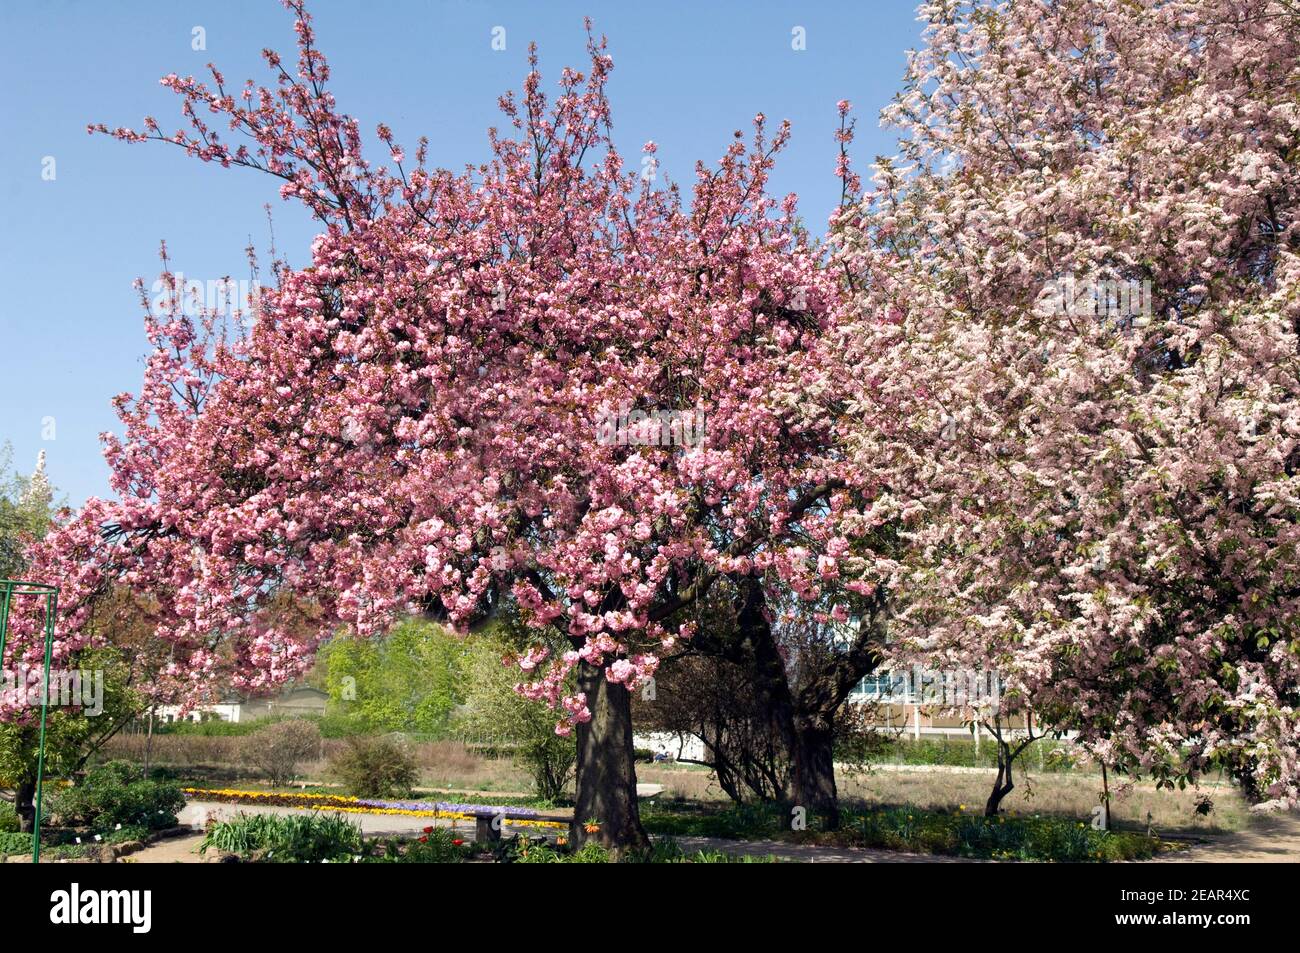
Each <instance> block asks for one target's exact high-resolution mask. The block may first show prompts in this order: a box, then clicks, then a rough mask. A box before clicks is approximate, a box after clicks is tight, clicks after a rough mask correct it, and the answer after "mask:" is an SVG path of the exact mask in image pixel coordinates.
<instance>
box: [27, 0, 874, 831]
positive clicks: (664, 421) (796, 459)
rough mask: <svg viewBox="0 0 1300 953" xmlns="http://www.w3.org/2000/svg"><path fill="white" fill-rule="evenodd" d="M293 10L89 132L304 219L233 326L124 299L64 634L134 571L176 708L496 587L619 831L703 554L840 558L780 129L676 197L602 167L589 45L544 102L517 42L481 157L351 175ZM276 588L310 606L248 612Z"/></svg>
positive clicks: (738, 139)
mask: <svg viewBox="0 0 1300 953" xmlns="http://www.w3.org/2000/svg"><path fill="white" fill-rule="evenodd" d="M287 5H288V6H289V7H290V9H291V10H292V11H293V13H294V15H295V19H296V29H297V34H298V47H299V54H298V60H297V64H296V66H293V67H290V66H287V65H285V64H283V63H282V61H281V60H280V58H279V57H278V56H277V55H276V54H274V53H271V52H269V51H268V52H267V53H266V54H265V57H266V60H267V62H268V63H269V64H270V66H271V68H272V69H273V70H274V71H275V72H276V74H277V82H276V84H275V85H274V86H272V87H270V88H263V87H258V86H255V85H254V84H253V83H251V82H250V83H248V84H247V85H245V86H243V87H242V88H241V89H238V90H233V91H232V90H230V89H228V88H227V86H226V83H225V80H224V78H223V77H222V76H221V74H220V73H219V72H218V71H217V70H216V69H215V68H214V69H213V70H212V77H211V80H210V81H208V82H201V81H199V80H196V79H193V78H188V77H187V78H181V77H178V76H169V77H167V78H165V79H164V80H163V82H164V84H165V85H167V86H168V87H170V88H171V89H173V90H175V91H176V93H177V94H178V95H179V96H180V99H181V103H182V109H183V113H184V116H185V118H186V120H187V122H188V126H187V127H186V128H182V129H180V130H178V131H176V132H174V133H167V132H164V131H163V129H162V127H161V126H160V124H159V123H158V122H156V121H155V120H153V119H146V120H145V121H144V124H143V127H142V128H141V129H139V130H132V129H125V128H119V129H113V130H110V129H108V128H107V127H104V126H96V127H92V131H98V132H102V133H108V134H111V135H113V136H115V137H117V138H119V139H122V140H125V141H128V142H144V141H158V142H163V143H168V144H173V145H176V146H179V147H180V148H182V149H184V150H185V151H186V152H187V153H189V154H191V155H193V156H196V157H198V158H200V159H202V160H204V161H205V162H214V163H219V164H221V165H223V166H230V165H236V166H244V167H249V168H254V169H257V170H260V171H263V172H266V173H269V174H270V175H272V176H274V177H276V178H277V179H279V180H281V181H282V184H281V186H280V191H281V194H282V195H283V196H284V197H285V198H294V199H297V200H299V201H302V202H303V203H304V204H305V205H306V206H307V207H308V208H309V209H310V210H311V211H312V212H313V214H314V215H315V216H316V217H317V218H318V219H319V221H320V222H321V224H322V232H321V234H320V235H319V236H318V237H317V238H316V240H315V241H314V243H313V245H312V248H311V261H310V264H309V265H307V266H306V267H304V268H301V269H297V270H295V269H291V268H289V267H287V266H284V265H280V266H279V267H277V269H276V283H275V286H274V287H272V288H266V289H264V290H263V293H262V294H261V296H260V300H259V307H258V313H257V316H256V321H255V323H253V324H252V326H251V328H249V329H247V331H246V333H244V332H243V331H241V330H239V329H238V328H236V329H235V330H234V331H230V330H228V329H227V328H226V326H225V325H223V324H222V322H221V321H220V320H218V319H217V317H216V316H213V315H204V316H201V317H198V318H195V317H193V316H191V315H188V314H186V313H185V311H184V309H182V308H180V307H179V306H178V305H177V303H176V301H174V300H172V301H168V302H166V303H164V306H163V307H161V308H158V307H153V308H151V309H150V310H149V313H148V315H147V317H146V330H147V333H148V337H149V341H150V345H151V347H152V351H151V353H150V355H149V358H148V362H147V365H146V371H145V380H144V386H143V389H142V390H141V392H140V393H139V394H138V395H136V396H129V395H123V396H122V397H120V398H118V399H117V406H118V411H119V415H120V416H121V419H122V421H123V425H124V428H125V429H124V433H123V434H122V435H121V436H110V435H106V436H105V444H106V456H107V459H108V462H109V464H110V466H111V467H112V471H113V477H112V481H113V489H114V490H115V491H116V493H117V494H118V495H119V497H120V499H119V500H117V501H106V500H97V499H96V500H91V501H90V502H89V503H87V504H86V506H85V508H84V509H83V510H82V511H81V512H80V513H79V514H78V515H77V516H76V517H75V518H74V519H73V520H71V521H70V522H68V523H67V524H66V525H64V526H63V527H61V528H60V529H58V530H57V531H55V532H53V533H51V534H50V536H49V537H48V538H47V539H46V540H45V541H44V543H43V544H42V545H41V546H40V547H38V548H37V550H36V551H35V552H34V553H33V559H34V562H35V564H36V568H35V569H34V570H33V571H34V572H35V573H37V574H38V575H39V576H40V577H41V578H48V579H53V580H57V581H58V582H59V584H61V585H62V586H63V587H64V592H65V597H64V602H63V604H62V605H63V609H62V611H63V618H62V620H61V623H60V638H61V642H60V651H68V650H70V649H71V648H72V647H74V646H76V645H78V644H79V643H80V642H81V641H83V640H84V639H86V638H87V636H86V635H85V633H86V628H85V621H86V619H87V614H88V612H89V611H90V607H91V606H92V605H93V603H94V601H95V599H96V598H97V597H98V596H99V595H101V594H102V593H104V592H106V591H107V590H108V589H109V587H111V586H112V585H113V584H114V583H116V582H121V583H124V584H126V585H129V586H130V587H131V588H132V589H134V590H137V591H140V592H146V593H148V594H149V595H150V596H151V597H152V598H154V599H156V600H157V602H158V619H159V621H158V626H157V632H158V634H159V636H160V637H162V638H165V639H166V640H167V641H168V642H169V643H170V644H171V646H172V647H173V658H174V661H173V662H172V664H171V665H170V666H169V668H168V669H167V671H166V672H165V673H164V675H163V678H162V682H163V683H164V685H165V687H166V689H167V691H169V692H170V693H172V694H173V695H176V696H179V697H184V698H188V699H200V698H203V697H205V696H206V695H207V694H210V693H211V692H213V691H215V690H217V689H218V688H219V687H221V686H224V685H226V684H234V685H235V686H237V687H240V688H243V689H249V690H259V689H265V688H268V687H270V686H272V685H275V684H279V683H282V682H284V681H286V680H288V679H291V678H293V677H295V676H296V675H298V674H299V673H300V672H302V671H303V669H304V668H305V666H307V665H308V664H309V663H310V660H311V658H312V653H313V650H314V648H315V647H316V645H317V644H318V642H319V641H320V640H321V639H323V638H325V637H327V636H328V635H329V634H331V633H332V632H333V631H335V630H336V628H337V627H338V626H340V625H344V626H349V627H351V628H352V629H354V630H355V631H356V632H358V633H360V634H362V635H372V634H376V633H379V632H382V630H383V629H384V628H385V627H386V626H387V624H388V623H390V622H391V621H392V620H393V619H394V618H395V617H397V616H398V615H399V614H402V613H405V612H409V611H413V610H414V611H420V612H423V613H426V614H430V615H433V616H435V617H437V618H441V619H445V620H447V621H448V622H449V623H450V624H451V625H453V626H456V627H459V628H471V627H472V626H474V625H475V624H476V623H478V622H481V621H482V620H484V619H486V618H488V617H490V616H491V615H492V614H493V613H494V612H496V611H498V610H499V609H500V608H501V607H502V606H504V605H506V604H507V602H510V603H513V604H514V605H515V606H516V607H517V608H518V610H519V611H520V612H521V613H522V615H523V617H524V619H525V620H526V621H527V622H528V624H529V625H531V626H533V627H535V628H536V629H537V630H538V631H539V634H540V633H541V632H543V631H545V632H546V633H548V634H550V635H554V634H556V633H558V634H559V635H560V636H561V637H562V639H563V640H565V641H566V642H567V644H568V646H569V649H568V650H567V651H565V652H563V653H557V654H552V653H550V652H548V651H547V650H546V649H545V648H544V647H543V646H544V645H545V644H546V642H547V640H546V639H543V638H540V637H539V639H538V643H537V645H538V647H537V648H536V649H534V650H531V651H527V652H525V653H523V654H522V656H521V657H520V658H519V659H517V662H518V664H519V666H520V668H521V670H522V677H521V682H520V685H519V688H518V690H519V691H520V692H521V693H522V694H524V695H526V696H528V697H530V698H535V699H538V700H539V701H543V702H545V703H548V704H550V705H552V706H554V707H555V708H556V709H557V711H558V712H559V714H560V723H559V725H558V726H557V730H558V731H561V732H567V731H571V730H576V732H577V741H578V771H577V806H576V813H575V817H576V820H577V822H578V823H577V824H576V826H575V831H576V836H577V839H578V840H579V841H581V840H583V839H585V838H587V837H594V838H596V839H598V840H599V841H600V842H602V843H605V844H607V845H611V846H614V847H619V848H623V847H634V846H638V845H641V844H644V843H645V840H646V839H645V834H644V831H643V829H642V827H641V824H640V819H639V815H638V812H637V804H636V791H635V771H634V767H633V758H632V726H631V718H630V692H631V691H633V690H635V689H636V688H637V687H638V686H640V685H641V684H642V683H643V682H644V681H645V680H646V679H648V678H650V677H652V676H653V673H654V672H655V669H656V666H657V664H658V659H659V657H660V656H661V655H662V654H663V653H664V652H665V651H671V650H672V649H673V647H674V646H677V645H680V644H681V642H682V641H683V640H689V639H690V638H691V637H692V635H693V632H694V630H693V627H692V624H691V620H690V612H689V609H690V607H691V606H692V604H693V603H694V602H695V601H696V600H697V599H698V598H699V597H700V596H701V595H702V594H703V593H705V592H706V591H707V590H708V588H709V587H710V586H711V585H713V584H714V583H715V582H716V581H717V580H718V579H720V578H722V577H724V576H731V577H737V578H743V577H749V576H756V575H759V574H763V573H771V574H773V578H776V579H780V580H782V581H783V582H784V584H786V585H789V586H791V587H793V588H794V589H795V590H801V591H804V592H807V593H808V594H809V597H810V598H811V597H813V595H814V592H813V590H815V589H816V588H817V580H818V579H819V578H832V577H833V576H834V574H835V572H836V566H837V561H838V559H839V558H840V556H839V555H837V554H842V553H843V552H844V551H845V549H846V546H845V541H844V539H843V537H842V536H841V534H840V530H839V526H840V524H841V523H842V522H843V520H844V518H845V516H846V514H847V513H849V512H851V511H852V509H853V500H854V499H855V496H854V495H853V494H852V493H850V492H848V488H851V487H853V486H855V485H856V484H855V480H856V477H855V470H854V468H853V467H852V465H851V464H850V462H849V461H848V460H847V458H846V456H845V455H844V454H843V453H838V452H833V451H832V450H831V449H830V448H833V447H835V446H836V445H837V441H838V437H837V434H838V431H837V428H838V427H839V425H840V418H839V416H838V410H839V408H840V407H842V405H843V400H844V397H845V394H844V390H843V386H844V385H843V378H842V374H841V373H840V371H841V369H842V366H843V365H842V363H841V362H840V361H839V360H838V358H837V356H836V355H835V354H834V352H833V350H832V349H831V348H829V347H827V346H826V344H827V341H828V332H829V331H830V330H831V329H832V328H833V327H834V326H835V325H836V323H837V322H838V321H840V320H841V319H842V316H843V315H842V306H843V303H844V301H843V295H842V290H841V288H842V285H841V281H840V279H839V278H838V272H832V271H829V270H828V269H827V268H825V266H824V261H823V259H822V257H821V256H820V255H819V254H818V252H817V251H816V250H814V249H813V248H810V247H809V246H808V245H807V243H806V241H805V239H804V238H803V237H802V234H801V232H800V231H799V230H798V229H796V228H795V227H794V216H795V202H794V197H793V196H791V197H789V198H786V199H785V200H783V201H779V202H778V201H776V200H774V199H772V198H770V197H769V196H768V194H767V191H766V185H767V176H768V173H769V170H770V168H771V165H772V162H773V160H774V156H775V154H776V153H777V152H778V151H779V150H780V148H781V146H782V145H783V144H784V142H785V141H786V139H787V137H788V134H789V133H788V129H786V128H785V127H782V128H781V129H779V130H778V131H776V132H775V134H770V133H769V130H768V124H767V122H766V121H765V119H764V118H763V117H762V116H759V117H757V118H756V119H755V121H754V123H753V135H752V138H751V139H750V140H749V141H748V142H747V141H746V140H745V139H744V138H743V137H742V135H741V134H740V133H739V132H738V133H736V135H735V139H734V141H733V142H732V144H731V145H730V146H729V148H728V149H727V150H726V153H725V154H724V155H723V157H722V158H721V160H720V161H719V162H718V163H717V164H716V165H715V166H713V167H707V166H704V165H700V166H699V167H698V169H697V173H696V181H695V183H694V187H693V192H692V196H691V198H690V201H689V202H687V201H685V200H684V199H683V198H682V196H681V194H680V192H679V189H678V188H677V187H676V186H670V187H667V188H657V187H655V185H654V184H653V183H652V182H647V181H643V180H642V178H641V176H639V175H638V174H634V173H633V172H631V171H628V170H625V168H624V163H623V160H622V158H621V156H620V155H619V153H618V152H617V151H616V150H615V148H614V145H613V142H612V140H611V136H610V130H611V122H610V113H609V105H608V101H607V98H606V94H605V84H606V81H607V78H608V75H609V71H610V69H611V66H612V62H611V59H610V57H609V55H608V54H607V53H606V52H605V48H604V43H603V41H596V40H592V41H591V42H590V44H589V47H590V58H591V63H590V68H589V70H587V71H585V72H581V71H576V70H572V69H566V70H564V71H563V72H562V73H561V74H560V82H559V92H558V95H557V96H556V97H555V98H554V99H550V98H548V97H547V95H546V94H545V93H544V92H543V88H542V83H541V78H540V75H539V73H538V71H537V68H536V59H535V57H534V60H533V67H534V68H533V71H532V72H531V73H530V74H529V75H528V78H527V81H526V83H525V85H524V88H523V91H522V94H521V95H519V96H515V95H507V96H505V97H503V98H502V100H501V108H502V110H503V112H504V114H505V117H506V127H507V128H506V129H505V130H504V131H497V130H493V131H492V132H491V133H490V146H491V153H490V158H489V160H488V161H487V162H485V163H484V164H482V165H481V166H478V167H475V168H470V169H467V170H465V171H464V172H462V173H452V172H449V171H445V170H440V169H433V168H430V167H429V166H428V165H427V162H426V153H427V146H426V143H425V142H423V141H421V142H420V143H419V145H418V147H417V148H416V149H415V151H414V154H413V161H412V160H411V159H408V156H407V153H406V152H405V150H404V149H403V148H402V147H401V146H399V145H398V144H397V143H396V142H395V141H394V140H393V137H392V134H391V133H390V132H389V131H388V130H387V129H386V128H385V127H383V126H380V127H379V130H378V138H379V139H380V140H381V141H382V143H383V148H384V152H385V161H384V162H383V163H381V164H373V165H372V164H371V163H370V162H369V161H367V160H366V159H365V158H363V155H362V135H361V133H360V130H359V128H358V126H357V123H356V122H355V121H354V120H353V119H351V118H349V117H347V116H345V115H343V114H342V113H340V112H339V111H338V109H337V107H336V105H335V103H334V100H333V97H332V95H331V94H330V92H329V90H328V78H329V72H328V67H327V65H326V63H325V60H324V58H323V57H322V56H321V54H320V53H319V52H318V51H317V50H316V48H315V45H314V36H313V32H312V27H311V20H310V18H309V16H308V15H307V13H306V12H305V10H304V9H303V7H302V5H301V4H300V3H299V2H297V0H290V2H289V3H288V4H287ZM645 152H646V153H647V154H649V155H653V153H654V145H653V144H648V145H646V146H645ZM639 171H640V170H639V169H638V170H636V172H639ZM169 277H170V276H169V275H165V278H169ZM701 424H702V427H701ZM290 597H292V598H296V599H298V600H301V601H302V602H304V603H309V604H310V605H311V607H312V613H311V621H312V622H313V625H312V626H307V627H304V624H303V622H302V620H298V622H297V623H296V624H295V625H293V626H288V625H283V624H280V622H279V621H278V617H277V615H276V614H274V613H267V612H265V611H262V610H263V609H264V607H265V606H266V605H267V604H268V602H269V601H270V600H272V599H275V598H281V599H288V598H290ZM570 677H572V678H573V679H576V685H577V689H576V691H573V692H566V691H565V689H564V685H565V684H566V683H567V680H569V679H570ZM588 822H594V824H588ZM588 827H590V828H591V830H588Z"/></svg>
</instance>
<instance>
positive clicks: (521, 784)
mask: <svg viewBox="0 0 1300 953" xmlns="http://www.w3.org/2000/svg"><path fill="white" fill-rule="evenodd" d="M241 740H242V739H240V738H231V737H202V736H194V735H157V736H155V737H154V742H153V763H154V764H162V765H169V766H172V767H177V768H181V769H190V770H193V771H194V772H195V773H196V775H198V774H203V773H206V774H207V775H208V776H219V777H223V778H227V779H234V778H247V777H248V771H247V769H246V768H244V767H243V766H242V765H241V762H240V758H239V743H240V741H241ZM343 744H344V742H342V741H337V740H332V739H331V740H326V741H324V742H323V743H322V749H323V750H322V754H323V755H324V756H325V757H326V758H328V756H329V755H330V754H331V753H332V752H333V751H334V750H336V749H337V748H340V747H342V746H343ZM411 748H412V751H413V753H414V754H415V757H416V761H417V763H418V764H419V766H420V785H421V786H422V787H426V788H441V789H447V790H452V791H484V792H498V793H503V794H505V793H509V794H525V793H527V792H529V791H531V790H532V780H531V778H530V777H529V776H528V774H527V772H525V771H521V770H520V769H519V768H518V767H516V766H515V764H514V763H513V762H512V761H511V759H509V758H490V757H485V756H484V755H481V754H479V753H477V752H475V751H473V750H471V749H469V748H467V747H466V746H465V745H463V744H461V743H460V742H457V741H436V742H426V743H420V744H413V745H412V746H411ZM105 755H106V756H107V757H111V758H126V759H129V760H132V761H136V762H142V761H143V760H144V738H143V737H142V736H139V735H121V736H118V737H117V738H114V739H113V740H112V741H111V742H110V743H109V745H108V746H107V748H106V751H105ZM326 768H327V763H326V761H325V760H321V759H318V760H316V761H314V762H309V763H304V764H303V765H302V766H301V767H300V769H299V771H300V774H301V775H302V776H303V777H304V778H306V779H309V780H311V781H314V782H317V783H319V782H327V781H328V780H329V778H328V774H327V771H326ZM637 780H639V781H641V782H643V783H649V784H662V785H664V789H665V790H664V796H665V797H666V798H684V799H688V800H693V801H705V802H725V801H726V800H727V797H726V795H725V794H724V793H723V791H722V789H721V788H720V787H719V786H718V784H717V782H716V781H715V780H713V776H712V774H711V772H709V771H708V770H707V769H706V768H701V767H696V766H691V765H675V766H668V765H648V764H640V765H637ZM837 780H838V783H839V790H840V796H841V797H842V798H844V799H845V800H846V801H850V800H858V801H863V802H866V803H868V804H879V805H903V804H910V805H912V806H914V807H918V808H922V809H938V810H955V809H956V808H957V807H959V806H963V805H964V807H965V809H966V810H968V811H980V810H983V807H984V802H985V800H986V799H987V798H988V794H989V789H990V788H991V786H992V783H993V771H992V770H991V769H990V770H988V771H953V770H946V769H944V768H941V767H935V768H927V767H923V766H903V767H900V768H891V769H887V770H886V769H881V770H875V771H868V772H854V773H851V774H850V773H845V772H841V773H840V775H839V777H838V778H837ZM1112 792H1113V794H1114V800H1113V803H1112V809H1111V817H1112V819H1113V821H1114V822H1115V823H1116V824H1118V825H1121V826H1128V827H1142V828H1145V826H1146V824H1147V817H1148V814H1149V815H1150V822H1151V824H1152V826H1153V827H1154V828H1155V830H1156V831H1157V832H1159V833H1161V834H1167V835H1168V834H1176V833H1193V832H1197V833H1211V832H1215V831H1225V830H1240V829H1242V828H1244V827H1245V826H1246V824H1247V820H1248V813H1247V806H1246V803H1245V801H1244V800H1243V799H1242V797H1241V796H1240V794H1239V793H1238V792H1237V791H1236V789H1235V788H1233V787H1232V786H1231V785H1230V784H1228V783H1227V782H1226V781H1223V780H1221V779H1207V781H1206V783H1203V784H1202V785H1201V787H1200V788H1189V789H1187V790H1185V791H1157V790H1156V789H1155V787H1154V786H1153V785H1150V784H1135V785H1128V786H1126V785H1120V784H1116V783H1114V782H1113V783H1112ZM1100 794H1101V776H1100V775H1098V774H1094V773H1092V772H1086V771H1066V772H1042V773H1034V772H1033V770H1032V768H1031V770H1030V774H1029V776H1028V779H1027V780H1026V778H1025V777H1024V776H1023V775H1022V774H1019V773H1017V776H1016V787H1015V790H1013V791H1012V792H1011V794H1010V795H1008V796H1007V798H1006V799H1005V800H1004V801H1003V807H1004V809H1005V810H1006V811H1008V812H1009V813H1012V814H1052V815H1059V816H1064V817H1073V818H1079V819H1080V820H1087V819H1090V818H1091V816H1092V811H1093V808H1094V807H1095V806H1096V805H1097V803H1098V798H1099V795H1100ZM1198 794H1205V795H1208V796H1209V797H1210V798H1211V799H1212V800H1213V802H1214V810H1213V811H1212V812H1211V813H1210V814H1209V815H1208V816H1202V815H1199V814H1197V813H1196V798H1197V796H1198Z"/></svg>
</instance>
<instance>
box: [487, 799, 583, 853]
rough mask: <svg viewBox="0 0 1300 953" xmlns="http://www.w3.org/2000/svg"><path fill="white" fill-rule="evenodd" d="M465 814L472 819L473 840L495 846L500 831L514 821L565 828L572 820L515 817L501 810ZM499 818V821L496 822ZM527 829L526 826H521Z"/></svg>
mask: <svg viewBox="0 0 1300 953" xmlns="http://www.w3.org/2000/svg"><path fill="white" fill-rule="evenodd" d="M465 813H466V814H468V815H469V816H471V817H473V818H474V840H475V841H476V842H477V843H480V844H495V843H498V842H499V841H500V840H501V829H502V828H503V827H505V826H507V825H509V824H511V823H512V822H514V821H548V822H551V823H554V824H563V825H564V826H565V828H571V827H572V826H573V818H572V817H567V816H565V815H563V814H534V815H531V816H529V817H515V816H512V815H510V814H507V813H506V812H505V811H504V810H502V809H501V808H492V807H486V806H485V807H482V808H476V809H475V810H472V811H466V812H465ZM498 818H500V820H498ZM521 826H522V827H525V828H526V827H527V825H526V824H525V825H521Z"/></svg>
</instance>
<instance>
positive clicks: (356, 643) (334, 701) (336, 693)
mask: <svg viewBox="0 0 1300 953" xmlns="http://www.w3.org/2000/svg"><path fill="white" fill-rule="evenodd" d="M465 653H466V649H465V645H464V643H463V642H462V641H461V640H460V639H459V638H458V637H457V636H456V635H454V634H453V633H451V632H448V631H447V630H446V629H444V628H443V627H442V626H440V625H437V624H435V623H432V622H426V621H424V620H421V619H407V620H405V621H402V622H399V623H398V624H397V625H395V626H393V628H392V629H390V630H389V632H388V634H387V635H386V636H384V637H383V638H378V639H366V638H357V637H355V636H353V635H348V634H341V635H339V636H337V637H335V638H334V639H332V640H331V641H330V642H329V643H328V644H327V645H326V646H325V647H324V648H323V649H322V662H323V663H324V669H325V673H326V690H327V691H328V692H329V695H330V711H329V714H330V715H331V716H343V717H344V718H346V719H347V720H348V721H349V722H351V723H352V725H353V726H354V727H356V728H357V729H358V730H361V731H412V732H421V733H430V734H436V733H440V732H443V731H445V730H446V729H447V726H448V723H449V721H450V719H451V715H452V712H453V711H454V710H455V708H456V707H457V706H458V705H460V704H462V703H463V701H464V697H463V695H464V691H463V682H464V674H463V670H462V665H463V662H464V659H465Z"/></svg>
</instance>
